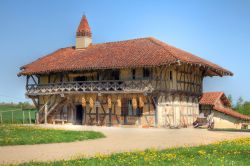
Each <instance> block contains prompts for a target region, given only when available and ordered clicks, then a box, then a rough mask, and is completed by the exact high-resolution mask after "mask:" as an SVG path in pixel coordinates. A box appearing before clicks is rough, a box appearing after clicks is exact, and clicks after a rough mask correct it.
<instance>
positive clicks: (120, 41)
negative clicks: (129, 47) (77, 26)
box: [91, 37, 150, 46]
mask: <svg viewBox="0 0 250 166" xmlns="http://www.w3.org/2000/svg"><path fill="white" fill-rule="evenodd" d="M148 38H150V37H140V38H134V39H127V40H119V41H110V42H103V43H96V44H92V45H91V46H97V45H101V44H113V43H122V42H127V41H136V40H142V39H148Z"/></svg>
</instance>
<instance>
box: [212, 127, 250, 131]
mask: <svg viewBox="0 0 250 166" xmlns="http://www.w3.org/2000/svg"><path fill="white" fill-rule="evenodd" d="M210 131H230V132H250V129H234V128H228V129H226V128H225V129H224V128H222V129H216V128H215V129H210Z"/></svg>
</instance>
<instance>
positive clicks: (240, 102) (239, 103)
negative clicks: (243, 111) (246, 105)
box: [236, 97, 244, 109]
mask: <svg viewBox="0 0 250 166" xmlns="http://www.w3.org/2000/svg"><path fill="white" fill-rule="evenodd" d="M243 102H244V100H243V98H242V97H240V98H239V99H238V100H237V103H236V109H240V108H241V107H242V106H243Z"/></svg>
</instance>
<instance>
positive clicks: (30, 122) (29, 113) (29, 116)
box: [29, 111, 31, 124]
mask: <svg viewBox="0 0 250 166" xmlns="http://www.w3.org/2000/svg"><path fill="white" fill-rule="evenodd" d="M29 122H30V124H31V115H30V111H29Z"/></svg>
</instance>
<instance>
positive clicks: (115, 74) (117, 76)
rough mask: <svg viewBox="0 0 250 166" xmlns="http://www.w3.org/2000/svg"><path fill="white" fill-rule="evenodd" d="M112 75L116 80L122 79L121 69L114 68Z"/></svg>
mask: <svg viewBox="0 0 250 166" xmlns="http://www.w3.org/2000/svg"><path fill="white" fill-rule="evenodd" d="M112 77H113V79H114V80H119V79H120V71H119V70H113V71H112Z"/></svg>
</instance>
